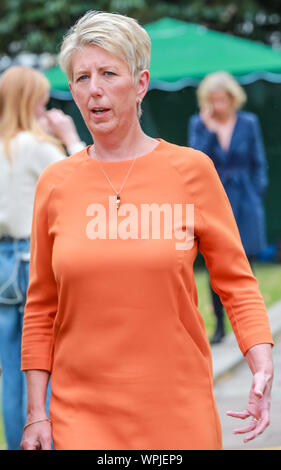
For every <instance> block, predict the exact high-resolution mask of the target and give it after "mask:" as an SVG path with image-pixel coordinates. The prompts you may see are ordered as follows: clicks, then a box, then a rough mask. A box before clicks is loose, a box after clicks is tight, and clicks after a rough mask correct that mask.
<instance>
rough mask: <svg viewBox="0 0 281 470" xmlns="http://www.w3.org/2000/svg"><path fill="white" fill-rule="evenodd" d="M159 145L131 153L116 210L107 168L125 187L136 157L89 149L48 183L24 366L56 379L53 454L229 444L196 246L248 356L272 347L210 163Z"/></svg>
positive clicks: (38, 207)
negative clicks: (216, 391) (115, 157)
mask: <svg viewBox="0 0 281 470" xmlns="http://www.w3.org/2000/svg"><path fill="white" fill-rule="evenodd" d="M158 140H159V144H158V145H157V147H156V148H155V149H154V150H153V151H152V152H150V153H148V154H145V155H143V156H140V157H138V158H137V160H136V161H135V164H134V167H133V169H132V172H131V173H130V175H129V177H128V179H127V182H126V184H125V186H124V188H123V190H122V191H121V205H120V208H119V209H118V211H117V209H116V206H115V205H114V204H113V202H112V201H113V200H114V201H115V193H114V191H113V190H112V188H111V186H110V184H109V183H108V181H107V179H106V177H105V175H104V173H103V172H102V170H101V168H100V165H102V166H103V168H104V169H105V171H106V173H107V174H108V176H109V177H110V179H111V181H112V183H113V185H114V187H115V188H117V189H119V188H120V186H121V185H122V182H123V180H124V178H125V176H126V173H127V171H128V169H129V166H130V164H131V160H130V161H128V160H127V161H119V162H102V163H101V162H99V161H97V160H95V159H93V158H91V157H90V156H89V155H88V148H86V149H84V150H82V151H81V152H79V153H76V154H75V155H73V156H71V157H69V158H67V159H65V160H63V161H60V162H57V163H54V164H52V165H50V166H49V167H48V168H47V169H46V170H45V171H44V172H43V173H42V175H41V177H40V179H39V182H38V185H37V190H36V197H35V205H34V217H33V226H32V237H31V262H30V284H29V289H28V295H27V303H26V308H25V315H24V328H23V342H22V370H28V369H44V370H48V371H50V372H51V374H52V375H51V388H52V396H51V403H50V418H51V421H52V427H53V438H54V446H55V449H65V450H67V449H111V450H113V449H115V450H117V449H118V450H119V449H125V450H134V449H145V450H173V449H182V450H184V449H221V448H222V439H221V425H220V420H219V416H218V412H217V408H216V404H215V400H214V395H213V377H212V357H211V350H210V347H209V342H208V339H207V336H206V331H205V326H204V321H203V318H202V316H201V314H200V312H199V310H198V299H197V290H196V284H195V279H194V273H193V263H194V260H195V258H196V256H197V254H198V250H200V251H201V253H202V254H203V256H204V258H205V261H206V265H207V267H208V269H209V272H210V279H211V283H212V286H213V288H214V290H215V291H216V292H217V293H218V294H219V295H220V297H221V299H222V302H223V303H224V305H225V307H226V310H227V314H228V316H229V318H230V321H231V324H232V327H233V329H234V332H235V334H236V337H237V340H238V343H239V347H240V349H241V352H242V353H243V354H245V353H246V351H247V350H248V349H249V348H250V347H252V346H253V345H255V344H258V343H272V344H273V340H272V336H271V332H270V327H269V322H268V317H267V312H266V309H265V305H264V302H263V299H262V296H261V294H260V291H259V287H258V284H257V281H256V279H255V277H253V274H252V271H251V269H250V266H249V264H248V260H247V258H246V256H245V253H244V250H243V248H242V245H241V240H240V237H239V233H238V229H237V226H236V223H235V220H234V217H233V213H232V210H231V207H230V204H229V201H228V199H227V197H226V194H225V192H224V189H223V187H222V185H221V183H220V180H219V177H218V175H217V173H216V170H215V168H214V165H213V163H212V161H211V159H210V158H209V157H208V156H207V155H205V154H204V153H202V152H200V151H197V150H194V149H191V148H186V147H181V146H178V145H174V144H171V143H168V142H166V141H164V140H162V139H158ZM110 198H112V199H110ZM122 207H123V209H122ZM148 207H150V208H152V207H153V210H151V213H150V222H148V219H147V217H146V216H145V215H144V214H145V213H146V214H147V212H145V211H146V210H147V208H148ZM185 207H189V208H192V207H193V213H192V210H191V211H190V212H189V213H188V216H187V211H184V208H185ZM157 208H158V209H159V208H160V209H161V210H160V209H159V211H158V215H157ZM179 208H181V210H182V217H179V215H178V214H179ZM165 210H166V212H165ZM153 211H154V212H153ZM177 211H178V212H177ZM159 214H160V215H159ZM171 214H172V219H169V217H171ZM176 214H177V215H176ZM192 214H193V216H192ZM158 216H159V217H158ZM157 217H158V218H157ZM165 217H166V218H165ZM192 217H193V220H194V228H193V230H192V224H191V222H192ZM152 219H153V220H152ZM171 220H172V222H171ZM175 221H176V222H175ZM179 221H180V222H179ZM153 223H154V225H153ZM171 224H172V225H171ZM171 227H172V230H170V229H171ZM169 230H170V232H169ZM183 236H184V237H185V238H184V240H182V238H181V237H183ZM179 243H182V245H180V244H179Z"/></svg>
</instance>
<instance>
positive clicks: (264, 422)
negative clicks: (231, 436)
mask: <svg viewBox="0 0 281 470" xmlns="http://www.w3.org/2000/svg"><path fill="white" fill-rule="evenodd" d="M268 425H269V417H268V418H266V417H265V418H263V419H259V420H258V421H257V422H256V426H255V428H254V430H253V431H252V432H251V433H250V434H248V436H246V437H245V438H244V439H243V442H245V443H246V442H248V441H251V440H252V439H255V437H257V436H258V435H259V434H261V433H263V431H264V430H265V428H266V427H267V426H268Z"/></svg>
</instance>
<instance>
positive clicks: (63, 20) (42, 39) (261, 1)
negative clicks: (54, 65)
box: [0, 0, 281, 57]
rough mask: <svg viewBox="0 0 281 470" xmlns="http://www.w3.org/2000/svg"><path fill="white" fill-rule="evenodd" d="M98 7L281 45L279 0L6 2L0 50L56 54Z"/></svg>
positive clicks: (0, 13)
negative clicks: (74, 27)
mask: <svg viewBox="0 0 281 470" xmlns="http://www.w3.org/2000/svg"><path fill="white" fill-rule="evenodd" d="M93 9H95V10H104V11H108V12H115V13H116V12H118V13H121V14H125V15H129V16H132V17H134V18H137V19H138V20H139V21H140V23H141V24H147V23H150V22H152V21H155V20H157V19H159V18H162V17H164V16H169V17H174V18H178V19H181V20H185V21H189V22H193V23H199V24H202V25H205V26H207V27H208V28H210V29H214V30H218V31H222V32H227V33H231V34H235V35H238V36H242V37H247V38H249V39H254V40H258V41H262V42H264V43H267V44H272V45H273V46H275V47H279V48H281V32H280V26H281V6H280V0H235V1H234V0H165V1H164V0H160V1H153V0H152V1H150V0H90V1H89V0H82V1H81V0H50V1H46V0H1V3H0V54H7V55H9V56H12V57H13V56H16V55H17V54H18V53H20V52H23V51H28V52H34V53H42V52H48V53H51V54H56V53H57V52H58V50H59V46H60V43H61V41H62V37H63V35H64V33H65V32H66V30H67V29H68V28H69V27H70V26H71V25H73V23H74V22H75V21H76V20H77V19H78V18H79V17H80V16H82V15H83V14H84V13H85V12H86V11H88V10H93Z"/></svg>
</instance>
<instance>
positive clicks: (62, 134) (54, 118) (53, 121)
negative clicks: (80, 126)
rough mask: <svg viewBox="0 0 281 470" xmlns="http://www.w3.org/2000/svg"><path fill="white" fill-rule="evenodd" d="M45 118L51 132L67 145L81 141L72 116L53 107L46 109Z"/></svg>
mask: <svg viewBox="0 0 281 470" xmlns="http://www.w3.org/2000/svg"><path fill="white" fill-rule="evenodd" d="M45 118H46V119H47V122H48V129H49V132H51V133H52V134H53V135H54V136H56V137H57V138H58V139H60V140H61V141H62V142H63V143H64V145H65V146H66V147H70V146H71V145H73V144H76V143H77V142H80V137H79V135H78V133H77V130H76V127H75V124H74V121H73V119H72V117H71V116H69V115H68V114H65V113H64V112H63V111H62V110H61V109H55V108H53V109H50V110H49V111H46V114H45Z"/></svg>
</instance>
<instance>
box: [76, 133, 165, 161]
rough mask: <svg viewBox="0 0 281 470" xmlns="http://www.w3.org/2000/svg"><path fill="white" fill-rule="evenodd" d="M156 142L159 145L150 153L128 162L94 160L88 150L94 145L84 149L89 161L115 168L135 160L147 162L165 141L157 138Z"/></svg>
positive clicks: (130, 159) (129, 159)
mask: <svg viewBox="0 0 281 470" xmlns="http://www.w3.org/2000/svg"><path fill="white" fill-rule="evenodd" d="M155 140H158V144H157V145H156V146H155V147H154V148H153V149H152V150H151V151H150V152H148V153H144V154H143V155H139V156H138V157H135V158H128V159H126V160H112V161H106V160H105V161H103V160H97V159H96V158H93V157H91V156H90V155H89V152H88V150H89V149H90V147H91V146H92V145H93V144H91V145H87V147H85V148H84V152H85V154H86V158H87V160H91V161H94V162H96V163H97V164H99V163H102V165H106V166H110V165H112V166H115V165H124V164H126V163H130V162H132V161H133V160H141V161H142V160H146V159H147V158H149V157H150V156H151V155H152V154H153V153H154V152H156V151H158V149H159V148H160V147H162V144H163V142H164V141H163V139H160V138H158V137H155Z"/></svg>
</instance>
